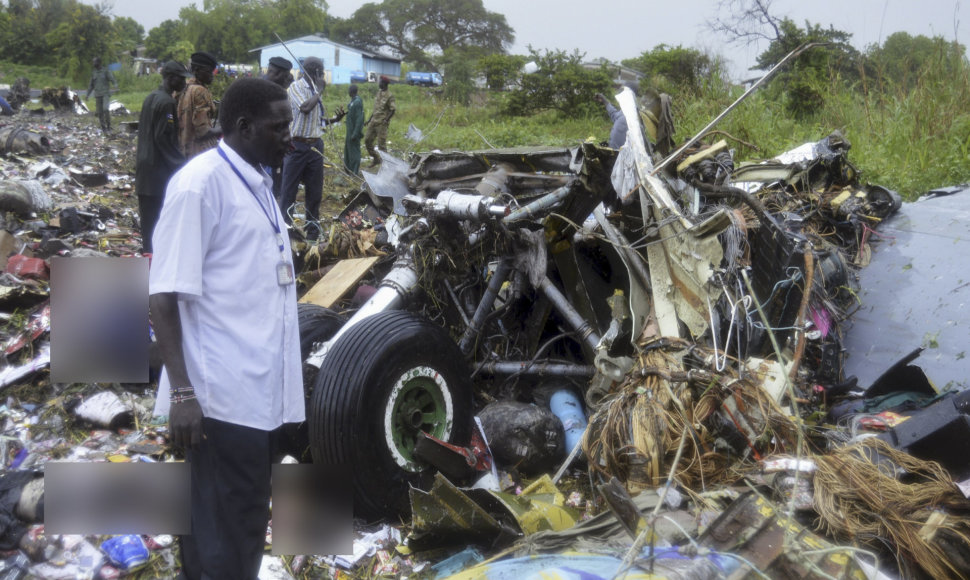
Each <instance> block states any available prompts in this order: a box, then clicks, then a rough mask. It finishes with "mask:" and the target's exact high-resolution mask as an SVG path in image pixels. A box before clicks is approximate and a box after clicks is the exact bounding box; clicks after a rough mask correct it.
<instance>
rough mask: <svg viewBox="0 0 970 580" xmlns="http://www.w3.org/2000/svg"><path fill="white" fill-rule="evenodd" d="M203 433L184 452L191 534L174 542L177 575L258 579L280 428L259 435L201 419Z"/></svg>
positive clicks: (216, 579)
mask: <svg viewBox="0 0 970 580" xmlns="http://www.w3.org/2000/svg"><path fill="white" fill-rule="evenodd" d="M202 431H203V433H204V434H205V437H204V439H203V440H202V443H200V444H199V445H198V446H196V447H195V448H193V449H192V450H191V451H189V452H188V454H187V459H188V462H189V464H190V469H191V472H192V534H191V535H189V536H181V537H180V538H179V541H180V545H181V551H182V574H181V575H180V576H179V577H180V578H188V579H189V580H203V579H205V580H209V579H211V580H221V579H223V578H226V579H228V578H232V579H239V580H257V577H258V575H259V566H260V563H261V561H262V558H263V551H264V548H265V542H266V525H267V524H268V523H269V515H270V513H269V500H270V493H271V491H270V478H271V475H272V465H273V463H274V462H275V461H277V460H278V459H279V453H278V450H277V447H278V439H279V432H280V429H275V430H273V431H263V430H260V429H253V428H251V427H243V426H240V425H235V424H232V423H227V422H225V421H218V420H216V419H209V418H205V419H203V420H202Z"/></svg>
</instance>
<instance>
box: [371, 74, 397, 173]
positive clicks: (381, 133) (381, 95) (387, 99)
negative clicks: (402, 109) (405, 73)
mask: <svg viewBox="0 0 970 580" xmlns="http://www.w3.org/2000/svg"><path fill="white" fill-rule="evenodd" d="M390 82H391V81H390V79H388V78H387V77H386V76H381V80H380V82H379V83H378V85H377V86H378V88H379V89H380V90H379V91H377V95H376V96H375V97H374V110H373V111H371V114H370V119H367V122H366V123H364V125H366V126H367V136H366V137H365V138H364V146H365V147H367V152H368V153H370V157H371V162H370V166H371V167H374V166H376V165H378V164H379V163H380V162H381V156H380V155H379V154H378V153H377V149H380V150H381V151H387V128H388V126H389V125H390V124H391V117H393V116H394V113H395V111H397V106H396V105H395V104H394V95H392V94H391V91H390V90H388V88H387V87H388V85H389V84H390ZM375 142H376V143H377V148H375V147H374V143H375Z"/></svg>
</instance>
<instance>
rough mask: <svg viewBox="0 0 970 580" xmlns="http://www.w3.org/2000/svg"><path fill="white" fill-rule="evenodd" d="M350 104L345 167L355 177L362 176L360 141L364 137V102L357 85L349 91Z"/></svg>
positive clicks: (352, 86)
mask: <svg viewBox="0 0 970 580" xmlns="http://www.w3.org/2000/svg"><path fill="white" fill-rule="evenodd" d="M347 94H348V95H350V104H349V105H347V122H346V127H347V136H346V137H345V138H344V166H345V167H347V171H349V172H351V173H353V174H354V175H360V139H361V138H362V137H363V136H364V102H363V101H362V100H361V99H360V97H359V96H358V95H357V85H355V84H351V85H350V88H348V89H347Z"/></svg>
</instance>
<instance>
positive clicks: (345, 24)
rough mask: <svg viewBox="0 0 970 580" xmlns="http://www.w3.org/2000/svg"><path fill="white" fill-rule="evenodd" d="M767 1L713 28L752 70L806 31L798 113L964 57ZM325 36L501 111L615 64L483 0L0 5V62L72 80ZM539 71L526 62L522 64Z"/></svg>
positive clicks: (674, 60) (689, 81)
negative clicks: (527, 35)
mask: <svg viewBox="0 0 970 580" xmlns="http://www.w3.org/2000/svg"><path fill="white" fill-rule="evenodd" d="M771 4H772V0H721V1H720V3H719V8H720V11H719V12H718V14H719V17H716V18H715V19H713V20H712V21H710V22H709V23H708V24H709V28H710V29H711V30H712V31H713V32H716V33H719V34H720V35H721V36H723V37H725V38H726V39H727V41H728V42H736V43H743V42H750V41H751V40H753V39H763V40H767V41H768V45H767V49H765V50H764V51H763V52H761V53H760V54H759V56H758V58H757V64H756V65H755V67H754V68H755V71H753V72H752V76H755V75H756V74H757V72H758V71H761V72H763V71H766V70H768V69H769V68H771V67H772V66H773V65H774V64H775V63H776V62H778V61H779V60H780V59H781V58H782V57H784V55H785V54H787V53H788V52H789V51H791V50H793V49H794V48H796V47H798V46H801V45H802V44H804V43H807V42H815V43H819V44H820V45H819V46H817V47H815V48H813V49H811V50H808V51H806V52H804V53H803V54H801V55H800V56H799V57H798V58H797V59H795V60H794V61H793V62H792V63H791V64H790V65H789V66H787V67H786V68H785V69H784V70H783V71H781V72H780V73H779V75H778V79H777V81H776V82H773V83H771V84H770V85H769V87H768V89H767V90H769V91H771V92H772V93H773V95H772V96H773V97H774V98H777V99H779V100H780V101H783V102H784V104H785V107H786V109H787V110H788V111H789V112H790V113H791V114H792V115H795V116H800V117H804V116H807V115H811V114H812V113H813V112H814V111H817V110H819V109H820V108H821V107H822V106H823V105H824V102H825V99H826V98H827V95H828V94H829V93H830V92H831V90H832V88H833V87H834V86H835V85H834V84H833V83H838V86H839V87H846V88H849V89H852V90H858V91H872V90H880V91H893V90H896V91H908V90H913V89H914V88H916V87H918V86H919V85H920V83H921V82H922V79H923V75H924V71H926V70H928V69H929V68H931V67H930V65H933V67H932V68H934V70H940V68H941V67H942V70H951V71H952V72H953V73H954V74H956V73H957V72H960V71H963V70H965V69H966V54H965V49H964V47H963V46H962V45H960V44H957V43H955V42H949V41H946V40H944V39H943V38H942V37H933V38H929V37H926V36H922V35H918V36H912V35H909V34H908V33H905V32H897V33H895V34H892V35H890V36H889V37H887V38H886V40H885V41H884V42H883V43H882V44H879V45H873V46H869V47H866V48H865V49H864V50H862V51H860V50H857V49H856V48H855V47H853V46H852V44H851V43H850V40H851V34H849V33H847V32H844V31H840V30H837V29H835V28H833V27H831V26H829V27H828V28H825V27H823V26H821V25H819V24H815V23H812V22H808V21H806V22H805V23H804V25H799V24H798V23H796V22H794V21H792V20H790V19H788V18H778V17H776V16H775V15H774V14H773V12H772V5H771ZM277 34H278V35H280V36H281V37H282V38H296V37H299V36H304V35H309V34H321V35H323V36H325V37H328V38H330V39H331V40H333V41H335V42H339V43H344V44H347V45H350V46H354V47H357V48H361V49H364V50H369V51H372V52H377V53H382V54H387V55H389V56H394V57H398V58H401V59H402V60H403V61H404V62H406V63H407V65H408V66H410V67H413V68H416V69H419V70H436V71H439V72H444V73H446V74H445V76H446V79H447V82H446V87H445V91H446V96H447V97H449V98H451V99H453V100H456V101H467V99H468V95H469V94H470V93H471V91H472V90H474V88H475V87H474V83H473V78H475V77H479V78H481V79H484V82H485V84H486V85H487V86H488V88H489V89H492V90H496V91H507V92H508V93H509V94H508V97H507V99H506V105H505V110H506V112H507V113H509V114H512V115H527V114H533V113H536V112H539V111H543V110H554V111H559V112H560V113H562V114H566V115H576V114H588V113H590V112H592V111H593V110H595V109H596V105H595V104H593V101H592V95H594V94H595V93H597V92H604V93H605V92H608V91H609V90H610V89H611V84H612V82H611V79H612V77H613V76H614V74H615V67H612V68H611V67H607V66H604V67H601V68H599V69H596V68H592V69H590V68H589V67H586V66H584V58H585V54H584V53H581V52H579V51H574V52H572V53H567V52H565V51H562V50H552V51H536V50H533V49H532V48H531V47H530V48H529V54H528V55H510V54H508V48H509V47H510V46H511V45H512V43H513V41H514V40H515V32H514V30H513V29H512V28H511V27H510V26H509V24H508V23H507V22H506V19H505V16H503V15H502V14H498V13H495V12H490V11H488V10H486V9H485V7H484V5H483V3H482V0H383V1H381V2H370V3H366V4H364V5H362V6H361V7H360V8H359V9H358V10H357V11H356V12H354V14H353V15H351V16H350V17H349V18H346V19H344V18H338V17H335V16H332V15H330V14H328V12H327V5H326V2H325V0H203V1H202V5H201V7H198V6H196V5H194V4H193V5H190V6H188V7H185V8H182V9H181V10H180V11H179V13H178V18H175V19H170V20H166V21H164V22H162V23H161V24H160V25H158V26H157V27H155V28H153V29H151V30H150V31H148V33H147V35H146V34H145V30H144V29H143V28H142V26H141V25H139V24H138V23H137V22H135V21H134V20H133V19H131V18H127V17H112V16H111V15H110V7H109V6H108V5H107V4H100V5H96V6H91V5H88V4H83V3H81V2H79V1H78V0H9V1H8V2H6V3H2V4H0V60H6V61H11V62H17V63H23V64H33V65H53V66H54V67H55V68H56V69H57V70H58V72H59V73H60V74H63V75H65V76H67V77H69V78H75V79H77V78H79V77H81V76H83V75H86V74H87V72H88V70H89V69H90V62H91V59H92V58H93V57H95V56H101V57H102V58H105V59H109V60H114V59H116V58H118V57H119V56H120V55H125V54H131V53H132V51H134V49H135V47H136V46H138V45H140V44H142V43H144V45H145V50H146V53H147V55H148V56H150V57H154V58H158V59H159V60H170V59H174V60H179V61H181V62H187V61H188V58H189V55H190V54H191V53H192V52H194V51H196V50H206V51H209V52H212V53H214V54H216V55H217V57H219V59H220V60H222V61H223V62H251V61H253V60H254V58H255V57H254V54H253V53H251V52H250V51H251V50H252V49H253V48H256V47H259V46H263V45H267V44H272V43H274V42H276V35H277ZM530 61H531V62H533V63H535V64H536V68H537V71H536V72H534V73H531V74H523V72H522V71H523V65H524V64H525V63H527V62H530ZM622 64H623V65H624V66H627V67H630V68H632V69H635V70H637V71H639V72H640V73H641V74H642V75H643V78H642V80H641V85H642V86H644V87H647V86H649V87H651V88H653V89H655V90H657V91H660V92H668V93H671V94H675V95H677V96H679V97H680V98H691V97H693V96H698V95H700V94H701V93H702V92H703V91H704V90H705V87H706V86H709V85H711V83H720V84H724V83H726V82H727V80H726V79H727V74H726V68H725V63H724V60H723V59H722V58H721V57H720V56H719V55H717V54H710V53H707V52H704V51H700V50H698V49H695V48H690V47H684V46H668V45H664V44H661V45H658V46H654V47H653V48H650V49H648V50H645V51H644V52H642V53H641V54H640V55H638V56H635V57H632V58H629V59H626V60H623V61H622Z"/></svg>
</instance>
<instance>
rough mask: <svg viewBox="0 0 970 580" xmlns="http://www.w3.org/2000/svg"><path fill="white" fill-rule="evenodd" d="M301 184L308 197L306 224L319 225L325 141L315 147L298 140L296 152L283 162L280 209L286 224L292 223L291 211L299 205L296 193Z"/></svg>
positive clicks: (290, 153) (292, 152) (294, 148)
mask: <svg viewBox="0 0 970 580" xmlns="http://www.w3.org/2000/svg"><path fill="white" fill-rule="evenodd" d="M301 181H302V182H303V191H304V194H305V195H306V200H305V205H306V221H308V222H315V221H318V220H319V219H320V215H319V213H320V200H321V199H323V139H317V140H316V141H315V142H314V143H304V142H302V141H296V140H294V141H293V150H292V151H290V152H289V153H287V154H286V157H285V158H283V184H282V186H281V190H280V209H281V210H283V217H284V219H285V220H286V223H291V220H290V216H289V215H288V213H287V209H288V208H289V207H290V206H291V205H293V202H295V201H296V190H297V189H298V188H299V186H300V182H301Z"/></svg>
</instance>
